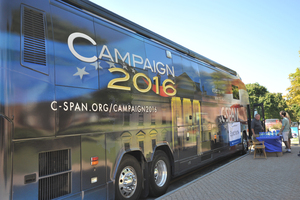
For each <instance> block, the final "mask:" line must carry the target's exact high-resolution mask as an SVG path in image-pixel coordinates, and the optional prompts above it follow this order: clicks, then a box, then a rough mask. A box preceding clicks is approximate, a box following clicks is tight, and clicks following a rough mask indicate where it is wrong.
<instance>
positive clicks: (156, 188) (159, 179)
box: [149, 150, 171, 197]
mask: <svg viewBox="0 0 300 200" xmlns="http://www.w3.org/2000/svg"><path fill="white" fill-rule="evenodd" d="M170 179H171V167H170V161H169V158H168V157H167V155H166V153H165V152H163V151H160V150H158V151H157V152H156V153H155V156H154V159H153V161H152V163H151V167H150V181H149V182H150V191H149V192H150V195H151V196H154V197H157V196H160V195H162V194H164V193H165V192H166V191H167V189H168V186H169V182H170Z"/></svg>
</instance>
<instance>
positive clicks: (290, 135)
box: [285, 112, 293, 150]
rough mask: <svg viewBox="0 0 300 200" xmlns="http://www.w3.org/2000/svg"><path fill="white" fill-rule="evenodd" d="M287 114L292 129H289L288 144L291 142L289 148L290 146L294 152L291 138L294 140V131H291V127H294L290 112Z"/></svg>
mask: <svg viewBox="0 0 300 200" xmlns="http://www.w3.org/2000/svg"><path fill="white" fill-rule="evenodd" d="M285 113H286V118H287V119H288V120H289V123H290V128H289V136H288V142H289V146H290V149H291V150H292V146H291V144H292V143H291V138H293V136H292V130H291V126H292V120H291V118H290V115H289V113H288V112H285Z"/></svg>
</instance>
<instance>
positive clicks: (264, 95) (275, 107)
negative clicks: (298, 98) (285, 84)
mask: <svg viewBox="0 0 300 200" xmlns="http://www.w3.org/2000/svg"><path fill="white" fill-rule="evenodd" d="M246 88H247V91H248V94H249V101H250V106H251V109H252V110H253V104H255V103H263V105H264V110H265V119H280V115H279V112H280V111H282V110H287V109H288V106H287V103H286V101H285V99H284V98H283V97H282V94H281V93H270V92H269V91H268V90H267V88H266V87H264V86H261V85H259V84H258V83H253V84H246Z"/></svg>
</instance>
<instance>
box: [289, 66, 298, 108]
mask: <svg viewBox="0 0 300 200" xmlns="http://www.w3.org/2000/svg"><path fill="white" fill-rule="evenodd" d="M289 79H290V81H291V86H290V87H289V88H287V91H288V94H287V95H286V98H287V103H288V105H293V104H296V105H300V69H299V68H297V69H296V72H295V73H291V74H289Z"/></svg>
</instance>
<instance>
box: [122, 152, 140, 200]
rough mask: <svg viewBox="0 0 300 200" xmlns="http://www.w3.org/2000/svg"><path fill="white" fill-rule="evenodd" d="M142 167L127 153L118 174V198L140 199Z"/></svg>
mask: <svg viewBox="0 0 300 200" xmlns="http://www.w3.org/2000/svg"><path fill="white" fill-rule="evenodd" d="M142 180H143V177H142V169H141V166H140V164H139V162H138V161H137V160H136V159H135V158H134V157H133V156H131V155H125V156H124V158H123V159H122V162H121V164H120V166H119V168H118V172H117V176H116V199H127V200H128V199H129V200H130V199H139V197H140V195H141V192H142Z"/></svg>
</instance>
